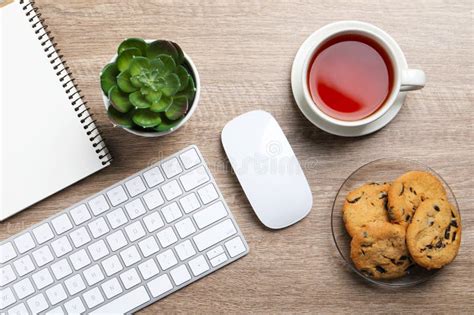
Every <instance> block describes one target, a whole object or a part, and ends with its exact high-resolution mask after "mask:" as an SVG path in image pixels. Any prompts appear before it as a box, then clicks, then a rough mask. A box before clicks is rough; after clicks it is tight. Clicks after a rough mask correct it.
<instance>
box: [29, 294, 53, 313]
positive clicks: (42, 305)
mask: <svg viewBox="0 0 474 315" xmlns="http://www.w3.org/2000/svg"><path fill="white" fill-rule="evenodd" d="M26 303H27V304H28V306H29V307H30V310H31V312H32V313H33V314H38V313H39V312H42V311H44V310H45V309H47V308H48V302H46V299H45V298H44V295H43V293H40V294H38V295H36V296H34V297H32V298H30V299H29V300H28V301H26Z"/></svg>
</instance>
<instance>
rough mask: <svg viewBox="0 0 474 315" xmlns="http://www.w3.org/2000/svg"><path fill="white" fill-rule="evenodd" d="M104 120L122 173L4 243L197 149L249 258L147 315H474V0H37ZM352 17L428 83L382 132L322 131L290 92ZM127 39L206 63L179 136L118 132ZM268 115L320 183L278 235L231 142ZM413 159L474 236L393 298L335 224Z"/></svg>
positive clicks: (73, 192)
mask: <svg viewBox="0 0 474 315" xmlns="http://www.w3.org/2000/svg"><path fill="white" fill-rule="evenodd" d="M37 3H38V5H39V7H40V8H41V11H42V13H43V17H45V18H46V19H47V23H48V24H49V26H50V28H51V30H52V31H53V33H54V36H55V37H56V40H57V41H58V42H59V45H60V48H61V49H62V53H63V54H64V55H65V59H67V60H68V63H69V65H70V67H71V68H72V70H73V73H74V75H75V77H76V78H77V82H78V83H79V85H80V87H81V89H82V90H83V92H84V93H83V94H84V95H85V96H86V99H87V100H88V102H89V105H90V106H91V111H92V112H93V113H94V114H95V117H96V118H97V120H98V126H99V128H100V129H101V130H102V132H103V134H104V135H105V138H106V139H107V145H108V147H109V148H110V151H111V152H112V153H113V155H114V157H115V160H114V162H113V164H112V166H110V167H108V168H107V169H105V170H103V171H101V172H99V173H97V174H95V175H93V176H90V177H88V178H87V179H85V180H83V181H81V182H80V183H77V184H76V185H73V186H72V187H70V188H67V189H65V190H63V191H61V192H60V193H58V194H56V195H54V196H52V197H50V198H48V199H46V200H44V201H43V202H40V203H38V204H37V205H35V206H33V207H31V208H30V209H28V210H27V211H24V212H22V213H20V214H18V215H16V216H15V217H13V218H11V219H9V220H7V221H6V222H4V223H2V224H1V225H0V229H1V232H0V239H5V238H6V237H8V236H10V235H13V234H15V233H17V232H20V231H21V230H22V229H24V228H27V227H28V226H30V225H32V224H34V223H37V222H39V221H41V220H43V219H45V218H47V217H49V216H51V215H53V214H55V213H57V212H58V211H60V210H62V209H63V208H66V207H68V206H69V205H71V204H73V203H75V202H78V201H80V200H81V199H83V198H86V197H87V196H89V195H90V194H93V193H95V192H97V191H98V190H101V189H103V188H106V187H108V186H109V185H112V184H114V183H115V182H116V181H118V180H120V179H123V178H125V177H127V176H129V175H131V174H133V173H135V172H137V171H139V170H141V169H142V168H144V167H146V166H148V165H150V164H151V163H153V162H155V161H159V160H160V159H162V158H163V157H166V156H168V155H170V154H172V153H174V152H175V151H177V150H179V149H181V148H183V147H185V146H187V145H190V144H197V145H198V146H199V147H200V149H201V151H202V152H203V155H204V156H205V158H206V159H207V162H208V164H209V166H210V167H211V169H212V171H213V173H214V176H215V177H216V180H217V182H218V184H219V185H220V188H221V190H222V192H223V195H224V197H225V198H226V200H227V202H228V203H229V206H230V207H231V209H232V211H233V213H234V215H235V217H236V219H237V221H238V223H239V225H240V227H241V229H242V231H243V233H244V235H245V236H246V238H247V241H248V243H249V245H250V249H251V250H250V254H249V255H248V256H247V257H245V258H244V259H241V260H239V261H237V262H236V263H234V264H232V265H231V266H228V267H226V268H225V269H223V270H221V271H218V272H216V273H214V274H212V275H210V276H208V277H206V278H205V279H203V280H201V281H199V282H197V283H194V284H192V285H190V286H188V287H186V288H185V289H183V290H181V291H179V292H177V293H175V294H173V295H172V296H169V297H168V298H166V299H164V300H163V301H161V302H159V303H155V304H154V305H152V306H150V307H148V308H146V309H144V310H143V311H142V312H140V313H142V314H156V313H158V312H160V313H350V312H354V311H357V312H362V313H374V312H380V313H385V312H390V313H402V312H414V313H425V312H429V313H433V312H434V313H473V312H474V287H473V286H472V283H473V281H474V277H473V272H474V265H473V257H474V246H473V243H474V229H473V225H474V208H473V204H474V181H473V174H474V165H473V164H474V142H473V138H474V132H473V131H474V129H473V127H474V126H473V121H474V102H473V100H474V97H473V90H474V89H473V82H474V81H473V79H474V63H473V60H474V58H473V57H474V56H473V52H474V42H473V41H474V33H473V18H472V16H473V15H472V14H473V2H472V1H471V0H463V1H454V0H432V1H428V0H416V1H415V0H410V1H408V0H403V1H389V0H386V1H368V0H353V1H342V0H334V1H328V0H324V1H303V0H296V1H284V0H279V1H263V0H261V1H258V0H252V1H235V0H222V1H217V0H216V1H211V0H205V1H186V0H184V1H183V0H179V1H178V0H163V1H139V0H129V1H117V0H103V1H93V0H74V1H55V0H38V1H37ZM344 19H355V20H362V21H367V22H370V23H373V24H375V25H377V26H379V27H381V28H383V29H384V30H386V31H387V32H388V33H389V34H391V35H392V36H393V37H394V38H395V39H396V40H397V41H398V43H399V44H400V46H401V48H402V50H403V51H404V53H405V55H406V57H407V60H408V63H409V65H410V66H411V67H416V68H421V69H423V70H424V71H425V72H426V74H427V77H428V84H427V86H426V88H425V89H423V90H421V91H418V92H413V93H411V94H410V95H409V96H408V98H407V102H406V104H405V106H404V107H403V108H402V110H401V111H400V113H399V115H398V116H397V117H396V118H395V119H394V120H393V122H392V123H390V124H389V125H388V126H387V127H385V128H384V129H382V130H381V131H379V132H377V133H375V134H372V135H369V136H365V137H361V138H357V139H347V138H341V137H336V136H332V135H329V134H326V133H324V132H322V131H321V130H319V129H317V128H316V127H314V126H313V125H312V124H311V123H309V122H308V121H307V120H305V118H304V117H303V116H302V114H301V113H300V112H299V110H298V108H297V106H296V104H295V102H294V100H293V97H292V93H291V88H290V69H291V64H292V61H293V57H294V55H295V54H296V51H297V49H298V47H299V46H300V44H301V43H302V42H303V41H304V40H305V38H306V37H307V36H308V35H309V34H311V33H312V32H313V31H315V30H316V29H318V28H319V27H321V26H323V25H325V24H327V23H330V22H333V21H336V20H344ZM127 37H143V38H150V39H154V38H165V39H171V40H174V41H176V42H178V43H179V44H180V45H181V46H182V47H183V48H184V50H185V51H186V52H187V53H188V54H189V55H190V56H192V58H193V60H194V62H195V63H196V65H197V67H198V69H199V72H200V75H201V78H202V98H201V101H200V104H199V108H198V109H197V111H196V113H195V114H194V116H193V117H192V119H191V120H190V121H189V122H188V123H187V124H186V126H185V127H183V128H182V129H180V130H179V131H178V132H176V133H174V134H172V135H170V136H167V137H164V138H157V139H144V138H138V137H136V136H133V135H130V134H128V133H126V132H124V131H122V130H120V129H116V128H113V127H112V126H111V123H110V122H109V121H108V119H107V117H106V114H105V111H104V108H103V104H102V101H101V95H100V93H101V92H100V88H99V83H98V74H99V72H100V70H101V68H102V67H103V66H104V65H105V64H106V63H107V62H108V61H109V59H110V58H111V56H112V55H113V53H114V50H115V48H116V46H117V45H118V44H119V43H120V41H121V40H122V39H124V38H127ZM257 108H260V109H264V110H266V111H269V112H270V113H272V114H273V115H274V116H275V118H276V119H277V120H278V121H279V123H280V124H281V126H282V128H283V130H284V132H285V133H286V135H287V137H288V139H289V141H290V143H291V144H292V145H293V148H294V151H295V153H296V155H297V156H298V158H299V159H300V161H301V163H302V164H303V166H304V168H305V173H306V176H307V178H308V180H309V182H310V185H311V188H312V192H313V197H314V207H313V209H312V212H311V213H310V215H309V216H308V217H307V218H305V219H304V220H303V221H302V222H300V223H299V224H297V225H295V226H293V227H291V228H288V229H285V230H283V231H278V232H273V231H270V230H267V229H265V228H264V227H263V226H262V225H261V224H260V223H259V222H258V220H257V218H256V216H255V215H254V214H253V212H252V209H251V208H250V206H249V203H248V201H247V199H246V197H245V196H244V194H243V192H242V189H241V188H240V186H239V184H238V182H237V180H236V178H235V176H234V175H232V173H231V171H230V167H229V165H228V163H227V160H226V157H225V154H224V152H223V150H222V148H221V144H220V132H221V130H222V128H223V126H224V124H225V123H226V122H227V121H228V120H230V119H232V118H233V117H234V116H236V115H238V114H241V113H244V112H247V111H250V110H253V109H257ZM382 157H407V158H412V159H416V160H418V161H420V162H423V163H425V164H427V165H429V166H431V167H432V168H434V169H435V170H436V171H437V172H439V173H440V174H441V176H443V178H444V179H445V180H446V181H447V182H448V183H449V184H450V185H451V188H452V189H453V191H454V193H455V195H456V196H457V198H458V202H459V206H460V209H461V213H462V218H463V241H462V246H461V250H460V252H459V255H458V257H457V258H456V260H455V261H454V263H453V264H451V265H449V267H447V268H445V270H443V271H442V272H440V273H439V275H438V276H436V277H435V278H433V279H432V280H430V281H429V282H427V283H425V284H423V285H419V286H417V287H414V288H409V289H403V290H399V291H387V290H381V289H378V288H373V287H370V286H368V285H366V284H365V283H363V282H361V281H360V280H359V279H358V278H357V277H356V276H354V275H353V274H351V273H350V272H349V271H347V270H346V269H345V268H344V266H343V264H342V261H341V259H340V258H339V257H338V254H337V252H336V250H335V247H334V245H333V242H332V237H331V229H330V211H331V206H332V202H333V199H334V197H335V195H336V192H337V190H338V188H339V186H340V185H341V184H342V182H343V180H344V179H345V178H346V177H347V176H348V175H349V174H350V173H351V172H352V171H353V170H354V169H356V168H357V167H359V166H361V165H362V164H364V163H366V162H369V161H371V160H374V159H376V158H382Z"/></svg>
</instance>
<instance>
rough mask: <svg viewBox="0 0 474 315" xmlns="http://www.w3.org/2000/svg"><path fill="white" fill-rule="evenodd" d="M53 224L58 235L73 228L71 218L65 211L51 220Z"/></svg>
mask: <svg viewBox="0 0 474 315" xmlns="http://www.w3.org/2000/svg"><path fill="white" fill-rule="evenodd" d="M51 224H53V228H54V230H55V231H56V233H57V234H58V235H60V234H63V233H64V232H66V231H69V230H70V229H72V223H71V220H69V217H68V216H67V214H65V213H64V214H61V215H60V216H58V217H56V218H54V219H53V220H51Z"/></svg>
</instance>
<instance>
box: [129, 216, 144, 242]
mask: <svg viewBox="0 0 474 315" xmlns="http://www.w3.org/2000/svg"><path fill="white" fill-rule="evenodd" d="M125 232H126V233H127V236H128V238H129V239H130V242H135V241H136V240H138V239H140V238H142V237H143V236H145V230H144V229H143V226H142V224H141V223H140V221H137V222H134V223H132V224H130V225H127V226H126V227H125Z"/></svg>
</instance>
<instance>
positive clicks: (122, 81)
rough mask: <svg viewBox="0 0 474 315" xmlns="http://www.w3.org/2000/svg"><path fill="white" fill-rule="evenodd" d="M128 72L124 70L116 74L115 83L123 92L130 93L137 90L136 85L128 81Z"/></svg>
mask: <svg viewBox="0 0 474 315" xmlns="http://www.w3.org/2000/svg"><path fill="white" fill-rule="evenodd" d="M130 79H131V77H130V72H129V71H128V70H127V71H124V72H121V73H120V74H119V75H118V76H117V85H118V87H119V88H120V90H122V92H125V93H132V92H135V91H136V90H138V87H136V86H134V85H133V84H132V82H131V81H130Z"/></svg>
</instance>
